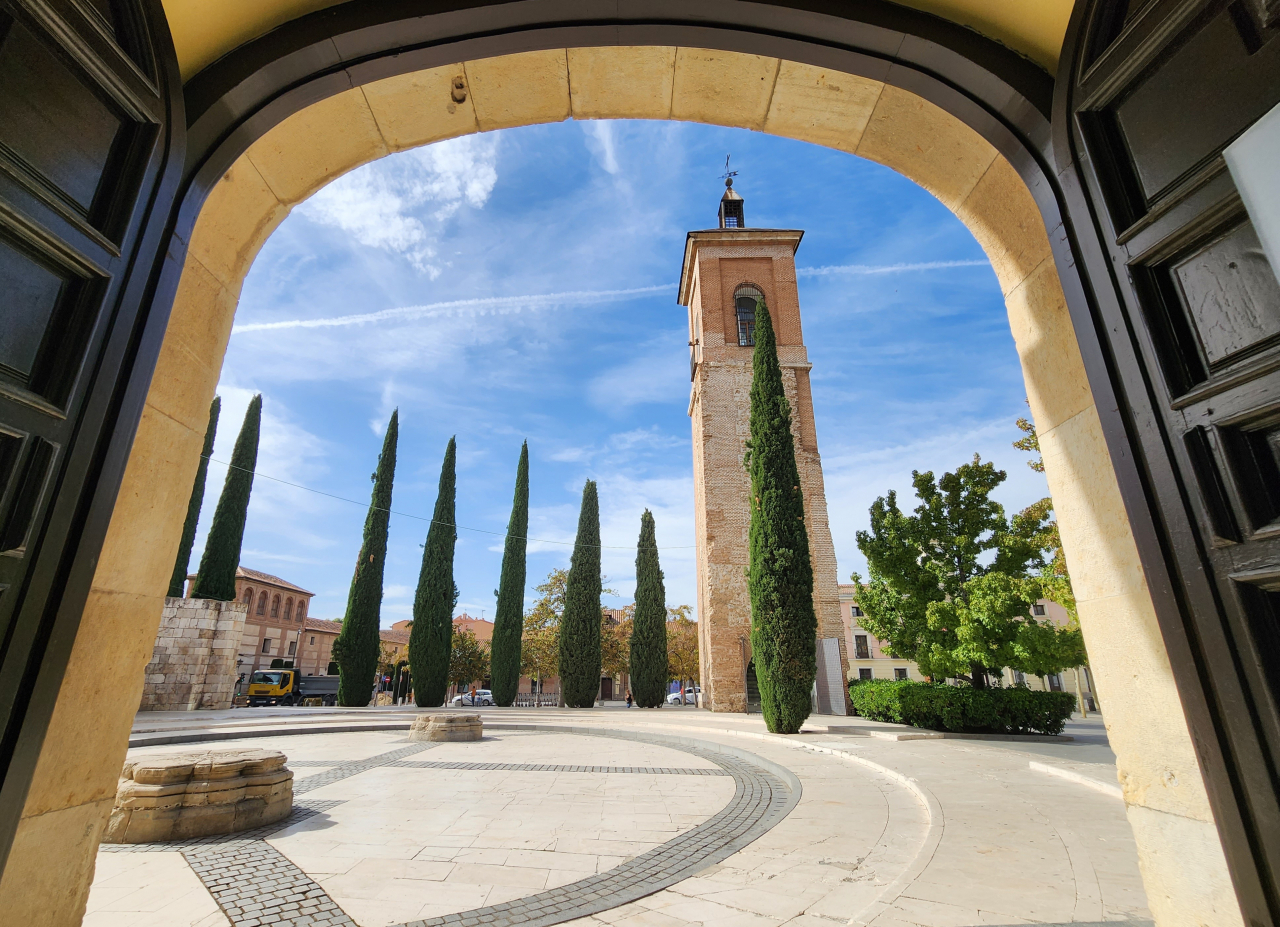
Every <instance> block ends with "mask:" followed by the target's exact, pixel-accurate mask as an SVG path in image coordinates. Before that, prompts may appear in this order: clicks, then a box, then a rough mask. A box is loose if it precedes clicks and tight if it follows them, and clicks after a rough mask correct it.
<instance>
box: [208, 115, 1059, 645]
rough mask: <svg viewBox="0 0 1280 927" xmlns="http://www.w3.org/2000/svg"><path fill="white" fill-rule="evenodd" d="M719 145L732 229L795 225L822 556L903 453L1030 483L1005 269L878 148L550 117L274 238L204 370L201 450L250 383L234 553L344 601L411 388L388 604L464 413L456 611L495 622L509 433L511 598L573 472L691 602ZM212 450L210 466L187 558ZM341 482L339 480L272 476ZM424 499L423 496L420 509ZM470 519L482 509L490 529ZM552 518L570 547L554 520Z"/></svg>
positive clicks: (568, 498) (402, 582) (543, 552)
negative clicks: (698, 243)
mask: <svg viewBox="0 0 1280 927" xmlns="http://www.w3.org/2000/svg"><path fill="white" fill-rule="evenodd" d="M728 152H732V153H733V166H734V168H736V169H738V170H739V171H740V174H739V176H738V180H737V184H736V188H737V189H738V190H739V191H740V192H741V193H742V195H743V196H744V197H745V199H746V216H747V223H748V225H751V226H755V227H773V228H801V229H804V230H805V237H804V241H803V243H802V244H801V247H800V250H799V252H798V254H797V266H798V268H799V281H800V305H801V316H802V320H803V324H804V331H805V340H806V343H807V346H808V350H809V358H810V360H811V361H812V362H813V365H814V369H813V373H812V380H813V398H814V409H815V414H816V418H817V429H818V443H819V449H820V451H821V453H822V456H823V462H824V473H825V478H826V486H827V501H828V507H829V510H830V513H831V522H832V531H833V535H834V537H835V544H836V554H837V557H838V559H839V568H840V580H841V581H842V582H846V581H847V580H848V575H849V573H850V572H851V571H852V570H854V569H859V568H861V567H862V564H863V561H862V558H861V556H860V554H859V553H858V550H857V545H856V542H855V539H854V534H855V532H856V531H857V530H858V529H859V528H862V527H865V525H866V522H867V507H868V506H869V505H870V503H871V501H872V500H873V499H874V498H875V497H876V496H877V495H880V494H882V493H884V492H885V491H886V490H888V489H890V488H897V489H899V491H902V492H906V493H907V494H908V495H909V492H910V478H911V477H910V474H911V470H912V469H913V468H915V469H932V470H934V471H935V472H939V473H940V472H941V471H942V470H944V469H953V468H954V467H955V466H957V465H958V464H960V463H962V462H964V461H965V460H967V459H969V458H970V457H971V456H972V455H973V453H974V452H979V453H981V454H982V456H983V458H984V459H993V460H995V461H996V462H997V463H998V464H999V465H1000V466H1002V467H1003V468H1005V469H1006V470H1007V471H1008V472H1009V477H1010V478H1009V481H1008V482H1007V483H1006V484H1005V486H1004V487H1002V491H1001V492H1000V493H999V494H998V498H1000V499H1001V501H1003V502H1004V503H1005V505H1006V508H1009V509H1014V508H1017V507H1021V506H1023V505H1026V504H1028V503H1030V502H1032V501H1034V500H1035V499H1037V498H1039V497H1041V496H1043V495H1045V493H1046V488H1045V485H1044V481H1043V478H1042V477H1041V476H1040V475H1039V474H1036V473H1034V472H1032V471H1031V470H1030V469H1028V468H1027V467H1026V466H1025V459H1026V458H1025V455H1023V454H1021V453H1020V452H1018V451H1015V450H1013V449H1012V448H1011V447H1010V443H1011V442H1012V441H1014V440H1015V439H1017V438H1018V437H1019V433H1018V431H1017V430H1016V428H1015V427H1014V424H1013V422H1014V419H1015V418H1017V417H1018V416H1019V415H1022V414H1025V405H1024V396H1025V392H1024V388H1023V384H1022V377H1021V373H1020V371H1019V368H1018V360H1017V355H1016V353H1015V351H1014V347H1013V341H1012V338H1011V336H1010V333H1009V325H1008V322H1007V319H1006V316H1005V309H1004V304H1003V301H1002V299H1001V296H1000V290H999V287H998V285H997V283H996V279H995V275H994V273H993V272H992V270H991V268H990V265H989V264H987V262H986V260H985V258H984V256H983V253H982V251H981V249H980V248H979V247H978V245H977V243H976V242H975V241H974V239H973V237H972V236H971V235H970V234H969V232H968V231H967V230H966V229H965V228H964V226H963V225H961V223H960V222H959V220H957V219H956V218H955V217H954V216H953V215H952V214H951V213H950V212H949V211H947V209H946V208H945V207H943V206H942V205H941V204H940V203H938V201H937V200H935V199H934V198H933V197H932V196H930V195H929V194H928V193H926V192H925V191H923V190H922V189H920V188H919V187H916V186H915V185H914V184H912V183H911V182H910V181H908V180H906V179H904V178H902V177H900V176H899V175H897V174H895V173H894V172H892V171H890V170H888V169H887V168H883V167H879V166H877V165H875V164H872V163H870V162H867V161H862V160H860V159H857V158H854V157H852V156H850V155H847V154H843V153H839V152H834V151H829V150H827V149H823V148H818V147H814V146H811V145H807V144H804V143H801V142H794V141H790V140H787V139H779V138H774V137H772V136H768V135H762V134H759V133H752V132H747V131H743V130H737V129H722V128H716V127H710V126H703V125H695V124H687V123H656V122H567V123H562V124H558V125H549V126H533V127H528V128H521V129H512V130H505V131H501V132H493V133H488V134H485V135H477V136H470V137H467V138H462V139H456V140H453V141H450V142H443V143H440V144H437V145H432V146H428V147H426V148H422V149H418V150H415V151H410V152H404V153H401V154H398V155H393V156H391V157H388V158H385V159H383V160H381V161H378V162H375V163H373V164H370V165H366V166H365V167H363V168H360V169H359V170H356V171H353V172H351V173H350V174H348V175H346V176H345V177H342V178H340V179H339V180H337V181H335V182H334V183H333V184H330V185H329V186H328V187H326V188H325V189H323V190H321V191H320V192H318V193H317V194H316V195H315V196H313V197H312V198H311V199H310V200H309V201H307V202H306V203H304V204H303V205H302V206H300V207H299V208H298V209H296V210H295V211H294V212H293V214H292V215H290V216H289V218H288V219H286V220H285V222H284V223H283V224H282V225H281V227H280V228H279V230H278V231H276V233H275V234H274V235H273V236H272V237H271V238H270V240H269V241H268V242H267V243H266V245H265V246H264V247H263V249H262V252H261V254H260V255H259V256H258V258H257V260H256V261H255V263H254V265H253V268H252V270H251V271H250V273H249V276H248V278H247V279H246V281H245V285H244V288H243V291H242V295H241V300H240V306H239V309H238V311H237V314H236V329H235V331H234V332H233V334H232V337H231V343H230V348H229V349H228V351H227V357H226V362H225V364H224V367H223V371H222V378H221V382H220V384H219V393H220V394H221V395H222V397H223V403H224V404H223V417H222V422H221V425H220V428H219V433H218V441H217V446H216V448H215V451H214V455H213V457H214V459H215V460H216V461H226V460H227V459H229V457H230V453H231V445H232V443H233V442H234V439H235V433H236V431H237V429H238V428H239V425H240V421H241V418H242V416H243V414H244V408H245V406H246V405H247V403H248V401H249V398H250V396H251V395H252V394H253V393H254V392H261V393H262V394H263V430H262V440H261V445H260V452H259V457H258V472H259V478H258V479H257V480H256V481H255V483H254V489H253V498H252V502H251V504H250V508H249V518H248V526H247V530H246V534H245V542H244V549H243V554H242V557H241V562H242V563H243V564H244V565H246V566H250V567H253V568H256V569H260V570H265V571H266V572H269V573H275V574H278V575H280V576H283V577H285V578H286V579H288V580H290V581H292V582H295V583H297V584H299V585H301V586H303V587H305V588H307V589H310V590H312V591H314V592H315V593H316V599H315V601H314V603H313V606H312V611H311V614H312V615H313V616H314V617H318V618H337V617H341V615H342V613H343V611H344V609H345V604H346V595H347V588H348V583H349V580H350V577H351V572H352V569H353V567H354V563H355V558H356V554H357V553H358V550H359V546H360V538H361V528H362V525H363V521H364V516H365V507H366V506H367V504H368V499H369V492H370V488H371V484H370V474H371V473H372V472H373V469H374V466H375V464H376V460H377V455H378V451H379V449H380V447H381V434H382V430H383V428H384V427H385V423H386V420H387V418H388V416H389V415H390V413H391V410H392V409H393V408H395V407H399V409H400V444H399V455H398V457H399V462H398V467H397V472H396V483H395V494H394V502H393V509H394V511H396V512H397V513H402V514H398V515H396V516H394V517H393V518H392V520H391V529H390V541H389V553H388V562H387V570H386V580H385V583H386V585H385V597H384V600H383V609H382V621H383V624H384V625H389V624H390V623H391V622H393V621H397V620H399V619H401V618H407V617H409V616H410V614H411V610H412V601H413V590H414V587H415V584H416V582H417V575H418V568H419V563H420V558H421V547H420V545H421V544H422V542H423V540H424V538H425V535H426V528H427V522H426V521H425V520H424V519H427V518H429V517H430V514H431V511H432V509H433V506H434V503H435V495H436V486H437V482H438V479H439V473H440V463H441V458H442V456H443V453H444V448H445V444H446V443H447V441H448V439H449V436H450V435H455V434H456V435H457V438H458V515H457V518H458V524H459V525H460V526H465V527H466V528H469V529H481V530H478V531H477V530H460V531H459V533H458V546H457V554H456V559H455V574H456V577H457V582H458V586H459V589H460V592H461V597H460V599H459V605H458V609H459V611H463V610H465V611H467V612H469V613H471V614H473V615H479V614H481V613H482V612H483V614H484V615H485V617H487V618H490V619H492V617H493V607H494V596H493V589H494V588H495V587H496V586H497V582H498V573H499V568H500V564H501V556H502V553H501V547H502V538H501V535H502V533H503V532H504V531H505V528H506V523H507V519H508V517H509V515H510V507H511V496H512V488H513V481H514V475H515V465H516V458H517V455H518V453H519V448H520V442H521V441H522V440H523V439H526V438H527V439H528V441H529V450H530V458H531V464H530V470H531V492H530V497H531V517H530V535H531V536H532V537H534V538H538V539H541V540H538V541H536V542H534V543H531V544H530V546H529V586H528V590H527V593H528V597H529V599H530V600H532V598H533V597H534V592H533V587H534V586H535V585H536V584H537V583H538V582H540V581H541V579H542V578H543V577H544V576H545V575H546V574H547V572H548V571H549V570H550V569H552V568H553V567H557V566H565V565H567V564H568V559H569V554H570V551H571V543H572V540H573V533H574V530H575V527H576V522H577V511H578V504H579V501H580V498H581V490H582V483H583V481H584V480H585V479H595V480H597V481H598V483H599V490H600V505H601V521H602V534H603V543H604V544H605V545H606V547H609V548H616V549H606V550H605V552H604V569H605V572H606V574H607V575H608V577H609V579H610V584H611V585H612V586H614V587H615V588H616V589H618V591H619V592H620V593H621V596H620V598H619V599H617V600H614V601H609V602H607V603H606V604H621V603H624V602H628V601H630V594H631V592H632V590H633V589H634V566H635V563H634V562H635V553H634V545H635V542H636V537H637V534H638V532H639V526H640V513H641V511H642V510H643V509H644V508H645V507H646V506H647V507H649V508H651V509H652V510H653V512H654V515H655V517H656V519H657V528H658V541H659V545H660V546H661V547H662V548H663V551H662V555H661V556H662V565H663V568H664V571H665V573H666V586H667V601H668V604H670V605H678V604H681V603H686V602H687V603H690V604H695V602H696V595H695V577H694V557H693V544H694V534H693V532H694V526H693V482H692V463H691V446H690V440H691V439H690V423H689V419H688V417H687V414H686V410H687V404H688V398H689V367H688V348H687V347H686V342H687V334H686V321H685V310H684V309H683V308H682V307H680V306H679V305H678V304H677V303H676V301H675V290H676V281H677V278H678V275H679V272H680V262H681V257H682V250H683V246H684V238H685V232H686V231H688V230H689V229H700V228H707V227H711V226H714V224H715V213H716V208H717V206H718V203H719V198H720V193H721V192H722V190H723V187H722V185H721V181H720V180H719V178H718V175H719V174H720V173H721V172H722V170H723V164H724V157H725V154H726V153H728ZM225 473H226V467H225V466H222V465H221V464H218V463H214V464H213V465H212V466H211V467H210V475H209V488H208V491H207V494H206V502H205V506H204V511H203V513H202V518H201V527H200V534H199V535H198V537H197V542H196V550H195V552H194V555H193V561H192V564H193V568H194V566H195V564H196V563H198V559H196V558H198V557H199V554H200V551H201V550H202V548H203V543H204V533H205V532H206V531H207V529H208V523H209V519H210V518H211V516H212V513H213V508H214V504H215V500H216V498H217V496H216V494H217V493H218V492H219V491H220V488H221V485H222V481H223V479H224V477H225ZM266 477H275V478H277V480H283V481H287V483H295V484H300V485H301V486H305V487H309V488H311V489H314V490H318V491H319V492H322V493H328V494H330V495H331V496H338V497H341V498H343V499H349V500H356V502H357V503H358V504H350V503H348V502H343V501H340V500H339V499H334V498H331V497H330V496H325V495H320V494H319V493H317V492H309V491H306V490H303V489H298V488H295V487H293V486H290V485H287V484H286V482H277V481H273V480H271V479H267V478H266ZM414 516H416V517H414ZM484 531H487V532H491V533H488V534H486V533H482V532H484ZM556 542H560V543H556Z"/></svg>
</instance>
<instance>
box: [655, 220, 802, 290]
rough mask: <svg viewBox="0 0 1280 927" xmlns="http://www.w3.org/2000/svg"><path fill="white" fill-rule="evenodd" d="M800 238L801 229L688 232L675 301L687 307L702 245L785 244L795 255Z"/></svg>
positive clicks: (705, 230) (704, 230)
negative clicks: (741, 243) (788, 245)
mask: <svg viewBox="0 0 1280 927" xmlns="http://www.w3.org/2000/svg"><path fill="white" fill-rule="evenodd" d="M802 238H804V231H803V230H801V229H750V228H748V229H703V230H702V231H699V232H689V233H688V235H686V236H685V240H684V263H683V264H682V265H681V267H680V290H679V292H678V293H677V294H676V300H677V301H678V302H679V303H680V305H682V306H688V305H689V300H690V298H691V294H692V288H693V268H694V263H695V260H696V257H697V251H698V248H699V247H701V246H702V245H703V244H717V245H727V244H736V243H740V242H758V243H761V244H763V243H765V242H787V243H789V244H790V245H791V253H792V254H795V252H796V249H798V248H799V247H800V239H802Z"/></svg>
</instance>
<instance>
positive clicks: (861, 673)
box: [858, 666, 871, 682]
mask: <svg viewBox="0 0 1280 927" xmlns="http://www.w3.org/2000/svg"><path fill="white" fill-rule="evenodd" d="M870 678H871V667H869V666H864V667H862V668H861V669H859V670H858V681H859V682H866V681H867V680H868V679H870Z"/></svg>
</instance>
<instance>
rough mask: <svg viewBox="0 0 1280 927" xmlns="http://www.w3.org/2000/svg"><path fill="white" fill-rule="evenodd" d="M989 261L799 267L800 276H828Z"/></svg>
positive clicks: (980, 263)
mask: <svg viewBox="0 0 1280 927" xmlns="http://www.w3.org/2000/svg"><path fill="white" fill-rule="evenodd" d="M988 263H989V262H988V261H924V262H923V263H919V264H882V265H874V264H832V265H828V266H826V267H797V268H796V276H798V277H826V276H828V275H830V274H900V273H905V272H907V271H912V270H945V269H946V268H948V267H986V266H987V265H988Z"/></svg>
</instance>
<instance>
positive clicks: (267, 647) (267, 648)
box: [262, 637, 271, 653]
mask: <svg viewBox="0 0 1280 927" xmlns="http://www.w3.org/2000/svg"><path fill="white" fill-rule="evenodd" d="M262 652H263V653H270V652H271V638H269V637H264V638H263V639H262Z"/></svg>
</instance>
